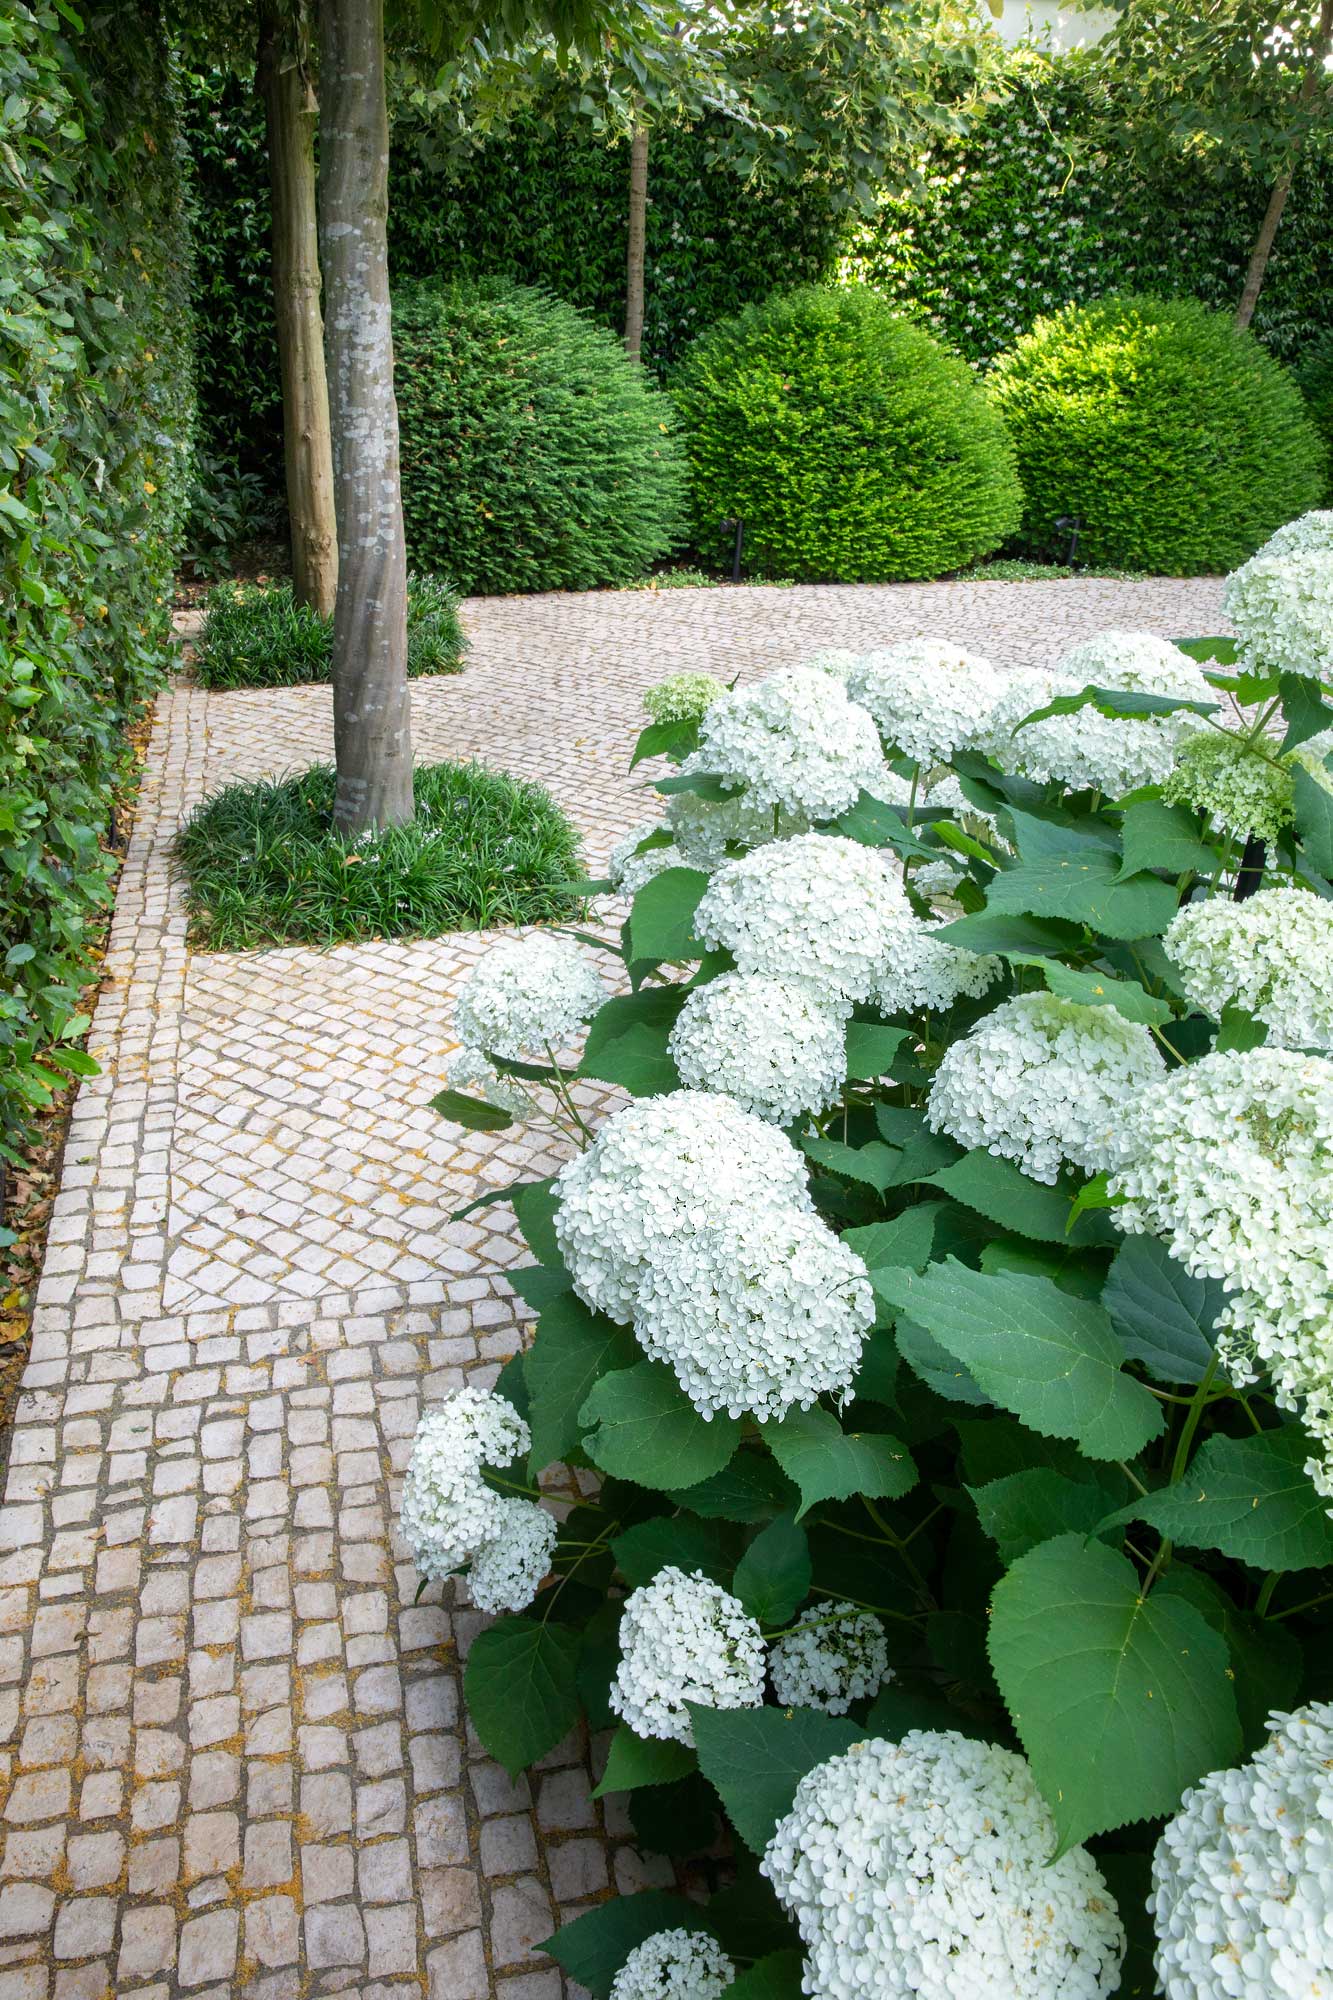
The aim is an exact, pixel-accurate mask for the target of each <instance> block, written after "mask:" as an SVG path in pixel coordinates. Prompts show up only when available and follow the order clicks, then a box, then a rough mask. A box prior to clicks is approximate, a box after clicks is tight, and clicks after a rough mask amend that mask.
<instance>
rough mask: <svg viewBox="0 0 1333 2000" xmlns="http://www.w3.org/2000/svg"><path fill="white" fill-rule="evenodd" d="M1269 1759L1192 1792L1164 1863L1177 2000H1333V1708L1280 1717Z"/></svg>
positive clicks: (1164, 1936) (1166, 1946)
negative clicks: (1330, 1997)
mask: <svg viewBox="0 0 1333 2000" xmlns="http://www.w3.org/2000/svg"><path fill="white" fill-rule="evenodd" d="M1268 1726H1269V1728H1270V1730H1271V1731H1272V1732H1273V1733H1272V1735H1271V1736H1270V1738H1269V1740H1268V1742H1267V1743H1266V1744H1265V1745H1264V1747H1263V1748H1262V1750H1260V1751H1258V1752H1257V1753H1256V1755H1255V1756H1253V1757H1252V1758H1251V1759H1250V1761H1249V1762H1248V1763H1247V1764H1242V1765H1240V1766H1239V1768H1237V1769H1235V1770H1225V1771H1211V1772H1210V1773H1209V1774H1208V1776H1207V1777H1206V1778H1205V1779H1204V1780H1203V1782H1202V1783H1201V1784H1198V1785H1194V1786H1192V1787H1191V1788H1190V1790H1189V1791H1187V1792H1186V1794H1185V1797H1184V1799H1183V1801H1182V1803H1181V1807H1180V1810H1179V1812H1178V1813H1177V1814H1176V1816H1175V1818H1174V1819H1171V1820H1168V1821H1167V1824H1166V1828H1165V1830H1164V1832H1163V1834H1162V1837H1161V1839H1160V1840H1159V1841H1158V1843H1157V1849H1156V1852H1155V1853H1154V1855H1153V1871H1152V1874H1153V1895H1152V1902H1151V1904H1150V1906H1149V1907H1150V1908H1151V1910H1152V1913H1153V1920H1154V1923H1155V1926H1156V1930H1157V1953H1156V1966H1157V1977H1158V1980H1159V1981H1160V1983H1161V1986H1162V1988H1163V1989H1164V1991H1165V1992H1166V1993H1167V1994H1168V1995H1169V1996H1170V2000H1321V1996H1322V2000H1329V1996H1333V1707H1330V1706H1329V1704H1328V1703H1326V1702H1312V1703H1311V1704H1310V1705H1309V1707H1307V1708H1298V1709H1297V1710H1296V1711H1295V1713H1294V1714H1291V1715H1283V1714H1275V1715H1271V1716H1270V1717H1269V1718H1268Z"/></svg>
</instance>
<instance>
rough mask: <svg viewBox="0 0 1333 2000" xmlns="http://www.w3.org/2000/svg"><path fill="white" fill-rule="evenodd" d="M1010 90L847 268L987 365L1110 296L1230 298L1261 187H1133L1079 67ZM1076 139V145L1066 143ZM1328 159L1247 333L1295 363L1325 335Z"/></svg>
mask: <svg viewBox="0 0 1333 2000" xmlns="http://www.w3.org/2000/svg"><path fill="white" fill-rule="evenodd" d="M1012 63H1013V70H1012V80H1013V85H1014V88H1013V90H1012V94H1011V95H1009V96H1008V97H1007V98H1006V99H1005V100H1004V101H1003V102H1002V103H1000V104H997V105H995V106H993V107H991V108H990V109H989V110H988V111H987V112H986V114H985V116H984V117H983V118H981V119H980V120H979V121H978V122H977V123H976V124H974V126H973V128H972V130H971V132H970V133H969V134H968V136H967V137H966V138H965V139H962V140H958V141H955V142H952V143H945V144H942V145H941V146H940V147H939V148H938V149H937V152H936V156H935V158H934V160H933V161H932V163H931V171H930V174H929V184H928V186H927V188H926V190H925V192H924V195H923V197H922V198H920V199H916V200H909V199H907V198H905V197H902V198H895V197H894V196H892V195H889V196H887V197H886V199H885V201H884V204H883V207H882V210H881V212H880V214H879V216H878V217H877V218H876V220H875V222H874V223H873V224H862V225H860V226H858V227H857V228H855V229H854V230H853V231H852V232H851V233H850V236H849V239H848V242H847V245H846V249H845V252H844V258H843V266H842V268H843V269H844V271H845V272H846V273H847V274H848V275H850V276H855V277H859V278H864V279H866V280H868V281H869V282H870V283H871V284H873V285H875V286H876V287H877V288H878V289H880V290H881V291H884V292H886V293H888V295H889V296H890V297H892V298H895V299H897V300H899V301H901V303H902V305H903V307H904V309H905V310H908V311H912V312H922V313H924V314H926V316H927V317H928V319H929V320H930V322H931V324H932V325H933V326H934V327H935V328H936V329H937V330H938V331H939V332H940V333H942V334H943V335H944V337H945V338H946V339H947V340H949V341H951V342H952V343H953V344H954V345H955V346H956V347H958V348H959V350H960V351H961V352H962V353H964V354H965V355H967V357H968V359H969V360H972V361H977V362H985V361H988V360H989V359H990V358H991V356H992V355H994V354H997V353H999V352H1000V351H1001V350H1002V349H1003V348H1005V347H1008V346H1009V345H1011V343H1012V342H1013V341H1014V339H1015V338H1016V337H1017V336H1018V335H1019V334H1021V333H1026V332H1027V330H1028V328H1029V327H1030V326H1031V325H1032V322H1033V321H1034V319H1037V318H1038V317H1039V316H1040V315H1041V314H1042V313H1044V312H1049V311H1052V310H1053V309H1054V308H1055V307H1057V306H1062V305H1066V304H1068V303H1069V301H1070V300H1078V301H1079V302H1080V303H1083V302H1086V301H1087V300H1090V299H1094V298H1099V297H1100V296H1101V295H1102V294H1103V293H1105V292H1110V291H1121V290H1133V291H1145V292H1159V293H1165V294H1168V295H1171V294H1184V295H1187V296H1188V295H1192V296H1194V297H1196V298H1200V299H1202V300H1203V301H1204V302H1205V303H1206V304H1208V305H1212V306H1234V305H1235V303H1236V301H1237V299H1238V298H1239V297H1240V291H1241V284H1242V280H1243V278H1244V275H1245V267H1246V264H1247V262H1248V260H1249V254H1250V246H1251V244H1252V243H1253V241H1254V238H1255V235H1256V233H1257V231H1258V227H1259V223H1260V220H1261V219H1262V216H1263V212H1264V207H1265V205H1266V203H1267V200H1268V189H1267V188H1266V187H1263V186H1261V185H1260V184H1259V183H1258V182H1256V181H1255V180H1253V179H1252V178H1249V179H1243V178H1240V177H1238V176H1235V175H1229V176H1226V177H1223V178H1218V177H1216V176H1215V175H1213V174H1211V173H1210V172H1209V171H1208V170H1207V168H1206V167H1205V166H1204V165H1202V164H1198V165H1194V166H1190V165H1187V164H1185V163H1183V162H1182V163H1181V164H1180V166H1178V167H1177V168H1176V170H1175V171H1174V172H1172V173H1171V174H1170V175H1164V176H1163V177H1162V178H1161V179H1159V180H1156V181H1148V180H1145V179H1144V178H1143V177H1142V176H1141V175H1139V174H1137V173H1135V172H1134V171H1133V170H1132V169H1131V168H1130V167H1129V166H1128V165H1127V164H1126V159H1125V155H1124V153H1123V151H1121V150H1120V149H1119V148H1118V147H1116V146H1115V145H1114V144H1113V143H1111V140H1110V135H1109V134H1108V135H1107V139H1106V141H1105V142H1104V143H1103V144H1101V145H1098V144H1097V140H1098V136H1099V134H1100V133H1102V132H1104V131H1105V123H1106V120H1107V119H1108V117H1111V116H1113V115H1114V114H1113V112H1108V109H1107V106H1106V104H1105V101H1104V99H1102V98H1101V97H1100V96H1099V95H1098V93H1096V91H1095V90H1094V88H1093V86H1092V84H1091V81H1090V78H1089V74H1088V65H1087V59H1086V58H1085V57H1080V56H1070V57H1068V58H1066V59H1065V60H1063V61H1057V62H1054V63H1052V62H1051V61H1049V60H1048V59H1045V58H1043V57H1040V56H1036V55H1034V54H1032V53H1030V52H1024V51H1021V50H1020V51H1018V52H1017V53H1016V54H1015V55H1014V57H1013V58H1012ZM1076 141H1080V142H1082V143H1078V144H1076V143H1075V142H1076ZM1331 236H1333V155H1331V154H1330V151H1329V150H1327V149H1326V150H1325V152H1324V153H1323V155H1322V157H1321V158H1317V159H1316V158H1311V159H1309V160H1308V161H1307V163H1306V164H1305V165H1304V166H1303V167H1302V168H1301V170H1300V171H1299V172H1298V174H1297V176H1296V180H1295V183H1294V185H1293V188H1292V193H1291V197H1290V199H1289V201H1288V203H1287V209H1286V213H1285V214H1284V216H1283V218H1282V225H1281V227H1280V229H1279V231H1278V235H1277V241H1276V244H1275V246H1274V250H1273V256H1272V261H1271V263H1270V264H1269V267H1268V274H1267V277H1266V279H1265V282H1264V289H1263V291H1262V293H1261V294H1260V298H1259V310H1258V313H1257V315H1256V317H1255V332H1256V333H1257V334H1259V335H1260V337H1261V338H1262V339H1263V340H1264V341H1265V342H1266V343H1267V344H1268V346H1269V347H1270V348H1271V349H1272V351H1273V352H1274V353H1275V354H1276V355H1277V356H1278V358H1279V359H1280V360H1283V361H1294V360H1295V359H1297V357H1298V356H1299V354H1300V352H1301V350H1302V348H1304V347H1306V346H1308V345H1309V344H1310V343H1311V342H1312V341H1313V339H1314V338H1315V336H1316V335H1317V334H1318V333H1319V332H1320V330H1321V329H1323V328H1324V327H1327V326H1330V325H1333V286H1331V285H1330V283H1329V251H1328V245H1329V241H1330V237H1331Z"/></svg>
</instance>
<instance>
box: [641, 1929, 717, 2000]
mask: <svg viewBox="0 0 1333 2000" xmlns="http://www.w3.org/2000/svg"><path fill="white" fill-rule="evenodd" d="M735 1977H736V1967H735V1965H734V1964H733V1963H732V1961H731V1959H729V1958H728V1957H727V1954H726V1953H725V1952H724V1951H723V1949H722V1947H721V1945H720V1944H719V1943H718V1942H717V1940H716V1938H711V1937H709V1936H708V1934H707V1932H705V1931H685V1930H673V1931H657V1932H656V1933H655V1934H654V1935H653V1936H652V1937H650V1938H645V1939H644V1941H643V1943H642V1944H640V1945H636V1946H635V1947H634V1950H633V1951H632V1952H631V1953H630V1955H629V1957H628V1958H627V1959H626V1960H625V1963H624V1964H623V1965H622V1966H621V1968H620V1970H619V1972H618V1973H617V1974H616V1976H615V1978H614V1979H613V1980H612V1982H611V2000H719V1996H720V1995H721V1994H723V1993H725V1992H726V1990H727V1988H728V1987H729V1986H730V1985H731V1984H732V1983H733V1981H734V1980H735Z"/></svg>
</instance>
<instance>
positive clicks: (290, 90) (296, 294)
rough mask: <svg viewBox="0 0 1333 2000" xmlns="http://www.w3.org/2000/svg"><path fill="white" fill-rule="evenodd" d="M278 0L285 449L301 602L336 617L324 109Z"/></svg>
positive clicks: (262, 65) (277, 269)
mask: <svg viewBox="0 0 1333 2000" xmlns="http://www.w3.org/2000/svg"><path fill="white" fill-rule="evenodd" d="M299 54H300V51H299V50H298V48H297V47H296V37H295V35H294V34H293V33H292V32H291V31H290V29H287V28H286V27H285V24H284V11H283V8H282V5H281V0H263V5H262V6H261V8H260V16H259V52H258V60H257V62H256V65H255V81H256V83H257V85H258V88H259V94H260V96H261V97H262V99H263V103H264V116H265V122H266V125H267V131H268V171H269V186H270V190H271V199H272V210H273V306H274V314H275V317H276V319H277V323H278V362H279V366H280V369H281V372H282V430H283V456H284V460H285V464H286V472H287V512H288V515H289V517H290V521H291V537H292V586H293V589H294V590H295V593H296V598H297V601H298V603H301V604H308V605H309V606H310V607H311V609H312V610H314V611H318V612H319V613H320V615H321V616H322V617H325V618H328V617H332V615H333V606H334V598H335V595H336V593H337V588H338V532H337V527H336V524H335V521H334V513H333V455H332V449H331V445H330V440H329V388H328V380H327V378H326V376H325V372H324V325H323V321H322V319H321V316H320V306H319V232H318V226H317V218H316V205H315V122H316V119H317V117H318V107H317V106H316V103H315V96H314V92H313V90H312V88H311V86H310V80H309V75H308V71H307V70H306V67H305V65H304V63H303V62H301V61H300V60H299V59H298V57H299Z"/></svg>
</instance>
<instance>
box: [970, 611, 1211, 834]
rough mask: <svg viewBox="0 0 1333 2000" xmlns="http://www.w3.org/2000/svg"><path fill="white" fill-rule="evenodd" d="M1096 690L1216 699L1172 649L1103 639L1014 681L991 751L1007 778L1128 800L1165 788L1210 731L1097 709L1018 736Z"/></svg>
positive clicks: (1181, 718)
mask: <svg viewBox="0 0 1333 2000" xmlns="http://www.w3.org/2000/svg"><path fill="white" fill-rule="evenodd" d="M1090 686H1091V687H1115V688H1122V689H1127V690H1129V691H1131V692H1134V693H1139V694H1162V695H1172V696H1176V697H1179V698H1180V699H1182V700H1185V701H1210V702H1215V701H1216V699H1217V697H1216V694H1215V693H1214V691H1213V689H1212V688H1211V687H1210V686H1209V684H1208V682H1207V681H1206V680H1205V679H1204V677H1203V673H1202V671H1201V670H1200V668H1199V666H1198V663H1197V662H1196V661H1194V660H1191V659H1190V658H1189V656H1188V654H1186V653H1182V652H1181V650H1180V648H1179V647H1178V646H1173V645H1171V644H1170V642H1169V641H1168V640H1165V639H1157V638H1154V637H1153V635H1152V634H1151V633H1147V632H1101V633H1098V634H1097V635H1096V636H1095V637H1093V638H1091V639H1085V640H1084V641H1083V642H1082V644H1081V645H1078V646H1075V647H1074V648H1073V650H1072V651H1071V652H1069V653H1067V654H1066V655H1065V657H1064V659H1063V660H1061V661H1060V663H1059V664H1058V666H1057V667H1056V668H1055V669H1054V670H1053V671H1051V672H1050V673H1042V672H1040V671H1038V670H1034V669H1024V670H1020V671H1019V672H1016V673H1014V674H1011V675H1009V676H1008V677H1007V681H1006V685H1005V688H1004V691H1003V693H1002V695H1001V698H1000V700H999V701H998V702H997V704H996V705H995V707H994V709H993V710H992V711H991V715H990V719H989V723H988V725H987V728H986V730H985V732H984V742H983V747H984V748H985V749H986V751H987V753H988V755H990V756H992V757H994V758H995V761H996V762H997V763H998V764H1000V765H1001V766H1002V767H1003V769H1005V770H1006V771H1014V772H1017V773H1018V774H1019V775H1020V776H1022V777H1025V778H1031V779H1032V780H1033V781H1034V782H1035V783H1037V784H1042V785H1045V784H1051V783H1053V782H1054V783H1058V784H1061V785H1065V786H1067V787H1068V788H1069V789H1070V790H1071V791H1083V790H1089V789H1095V790H1098V791H1101V792H1104V793H1105V794H1106V796H1107V797H1108V798H1120V797H1122V796H1123V795H1124V793H1126V792H1131V791H1134V790H1135V789H1136V788H1137V787H1138V786H1140V785H1159V784H1161V783H1162V782H1163V780H1164V779H1165V778H1166V777H1167V775H1168V774H1169V772H1170V770H1171V766H1172V763H1173V761H1174V758H1175V754H1176V750H1177V747H1178V746H1179V744H1180V743H1181V742H1182V741H1183V740H1184V739H1185V738H1186V737H1188V736H1190V735H1192V734H1195V733H1197V731H1198V729H1199V728H1200V727H1201V726H1205V725H1202V723H1201V718H1200V717H1198V716H1197V715H1195V714H1194V713H1193V711H1192V710H1189V709H1184V710H1178V711H1173V712H1172V713H1169V714H1166V715H1152V716H1143V717H1137V718H1129V719H1127V718H1124V717H1120V716H1110V715H1102V714H1101V713H1100V711H1099V710H1097V709H1095V708H1093V707H1092V706H1091V705H1090V704H1089V705H1088V706H1086V707H1084V708H1078V709H1075V710H1073V712H1072V713H1071V714H1069V715H1048V716H1046V717H1044V718H1043V719H1042V721H1040V722H1032V723H1026V724H1024V726H1023V727H1021V728H1020V727H1019V724H1020V723H1022V722H1023V718H1024V717H1025V716H1027V715H1031V714H1032V713H1033V712H1034V710H1036V709H1039V708H1044V707H1045V706H1046V705H1047V703H1048V702H1050V701H1053V700H1054V699H1055V698H1056V697H1057V696H1058V695H1066V694H1079V693H1081V692H1082V690H1083V689H1084V688H1085V687H1090Z"/></svg>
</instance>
